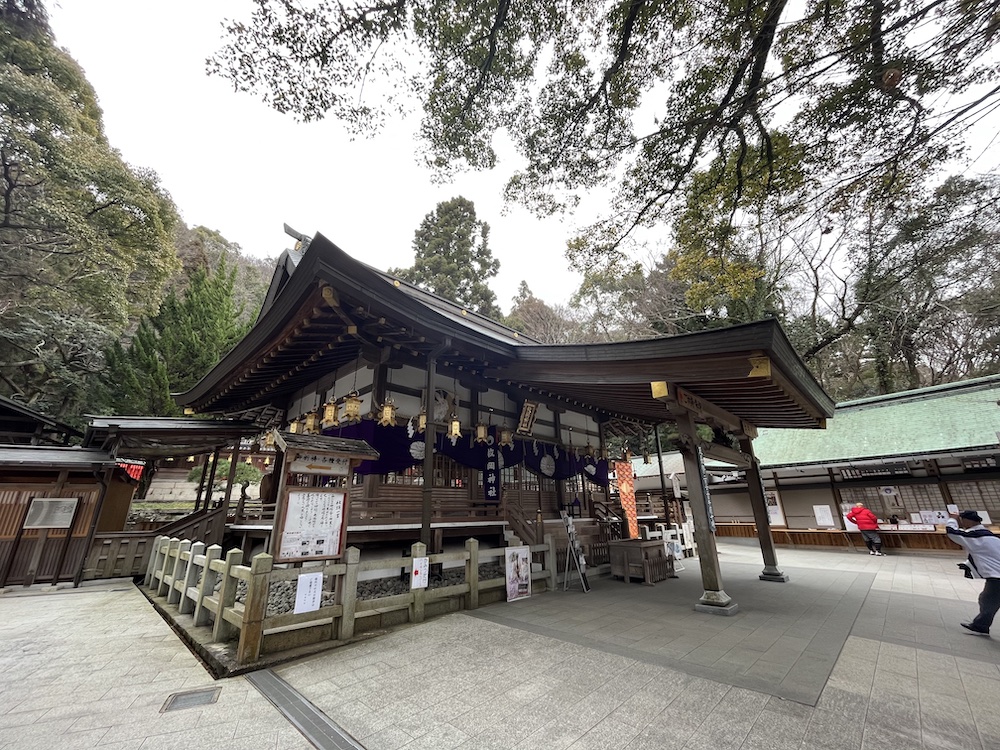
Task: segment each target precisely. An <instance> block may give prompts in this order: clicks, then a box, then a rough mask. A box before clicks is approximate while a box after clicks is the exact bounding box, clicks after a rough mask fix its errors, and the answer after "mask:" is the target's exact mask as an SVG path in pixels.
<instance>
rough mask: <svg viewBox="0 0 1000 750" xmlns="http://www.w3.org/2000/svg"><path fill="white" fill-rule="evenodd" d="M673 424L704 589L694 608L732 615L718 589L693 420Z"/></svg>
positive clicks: (732, 605)
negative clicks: (685, 480) (679, 451)
mask: <svg viewBox="0 0 1000 750" xmlns="http://www.w3.org/2000/svg"><path fill="white" fill-rule="evenodd" d="M676 420H677V427H678V429H679V431H680V434H681V456H682V457H683V459H684V474H685V476H686V477H687V488H688V500H689V501H690V503H691V514H692V515H693V516H694V538H695V541H696V542H697V544H698V561H699V566H700V567H701V581H702V586H703V587H704V593H703V594H702V595H701V599H699V600H698V603H697V604H695V605H694V608H695V609H696V610H698V611H699V612H709V613H711V614H719V615H733V614H736V612H737V611H738V610H739V605H738V604H736V602H734V601H733V599H732V597H731V596H729V594H727V593H726V592H725V591H724V590H723V588H722V570H721V568H720V566H719V551H718V549H717V548H716V546H715V532H714V525H715V520H714V518H713V516H712V511H711V507H710V503H711V499H710V497H709V495H708V482H707V480H706V478H705V467H704V465H703V462H702V458H701V449H700V448H699V447H698V434H697V431H696V429H695V424H694V420H693V419H692V418H691V415H690V414H688V413H687V412H684V413H681V414H678V415H676Z"/></svg>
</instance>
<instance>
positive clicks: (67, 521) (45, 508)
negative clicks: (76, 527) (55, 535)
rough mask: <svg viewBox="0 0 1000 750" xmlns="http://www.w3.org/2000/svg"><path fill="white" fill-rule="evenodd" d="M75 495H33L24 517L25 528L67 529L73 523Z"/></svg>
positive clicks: (77, 501) (77, 499) (76, 501)
mask: <svg viewBox="0 0 1000 750" xmlns="http://www.w3.org/2000/svg"><path fill="white" fill-rule="evenodd" d="M79 502H80V499H79V498H76V497H33V498H31V507H30V508H28V515H27V517H26V518H25V519H24V528H25V529H68V528H70V527H71V526H72V525H73V515H74V514H75V513H76V505H77V503H79Z"/></svg>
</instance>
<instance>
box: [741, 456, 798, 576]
mask: <svg viewBox="0 0 1000 750" xmlns="http://www.w3.org/2000/svg"><path fill="white" fill-rule="evenodd" d="M740 450H741V451H743V452H744V453H746V454H747V455H748V456H750V465H749V466H748V467H747V470H746V471H747V494H749V495H750V507H751V508H752V509H753V520H754V523H755V524H756V525H757V539H758V540H759V541H760V552H761V555H763V557H764V570H762V571H761V573H760V576H758V577H759V578H760V580H762V581H779V582H782V583H784V582H785V581H787V580H788V576H787V575H785V574H784V573H783V572H781V570H780V569H779V568H778V554H777V552H776V551H775V549H774V537H773V536H772V535H771V519H770V518H769V517H768V515H767V503H766V502H765V500H764V478H763V477H762V476H761V473H760V462H759V461H758V460H757V457H756V456H755V455H754V454H753V440H751V439H750V438H749V437H741V438H740Z"/></svg>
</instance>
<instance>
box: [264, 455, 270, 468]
mask: <svg viewBox="0 0 1000 750" xmlns="http://www.w3.org/2000/svg"><path fill="white" fill-rule="evenodd" d="M270 465H271V457H270V456H265V457H264V466H270Z"/></svg>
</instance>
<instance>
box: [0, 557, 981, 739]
mask: <svg viewBox="0 0 1000 750" xmlns="http://www.w3.org/2000/svg"><path fill="white" fill-rule="evenodd" d="M719 546H720V554H721V559H722V570H723V577H724V581H725V587H726V591H727V592H728V593H729V594H730V595H731V596H733V598H734V600H735V601H737V602H738V603H739V604H740V611H739V613H738V614H736V615H735V616H733V617H717V616H712V615H706V614H701V613H696V612H694V611H693V609H692V606H693V604H694V602H695V601H696V600H697V598H698V596H699V595H700V593H701V588H700V574H699V572H698V569H697V561H692V560H687V561H685V565H686V570H684V571H682V572H681V573H680V578H679V579H676V580H671V581H664V582H662V583H659V584H657V585H656V586H653V587H648V586H642V585H639V584H625V583H623V582H621V581H616V580H613V579H610V578H596V579H592V584H593V590H592V591H591V592H590V593H588V594H584V593H582V592H581V591H580V589H579V588H578V587H577V588H575V589H570V590H569V591H566V592H563V591H559V592H553V593H547V594H544V595H541V596H536V597H533V598H532V599H529V600H525V601H521V602H515V603H513V604H510V605H507V604H497V605H491V606H489V607H484V608H482V609H480V610H477V611H475V612H468V613H466V612H462V613H456V614H453V615H448V616H445V617H441V618H438V619H435V620H431V621H429V622H427V623H424V624H422V625H418V626H408V627H403V628H399V629H397V630H394V631H392V632H390V633H388V634H386V635H384V636H381V637H378V638H376V639H373V640H369V641H365V642H361V643H357V644H354V645H351V646H348V647H345V648H341V649H336V650H333V651H330V652H328V653H326V654H323V655H318V656H314V657H311V658H309V659H305V660H302V661H299V662H295V663H292V664H288V665H285V666H283V667H280V668H278V669H276V670H274V672H275V673H276V675H275V676H276V677H279V678H281V679H283V680H284V681H285V682H286V683H288V685H290V686H291V688H294V690H293V691H291V692H292V693H294V692H295V691H298V693H299V694H301V695H303V696H305V698H307V699H308V700H309V701H311V702H312V704H314V705H315V706H316V707H317V708H318V709H320V710H321V711H322V712H323V713H324V714H325V716H326V717H328V718H329V719H330V720H332V721H333V722H335V723H336V724H337V725H338V726H339V727H341V728H342V729H343V730H345V731H346V732H348V733H350V735H351V736H352V737H353V738H354V739H355V740H357V742H358V744H359V745H361V746H364V747H365V748H368V750H378V749H380V748H381V749H386V750H388V749H391V748H406V749H407V750H417V749H418V748H434V749H435V750H437V749H439V748H452V747H461V748H573V750H584V749H587V748H629V749H630V750H638V749H639V748H650V749H652V748H656V749H658V750H659V749H661V748H663V749H667V748H687V749H690V750H696V749H699V748H706V749H708V748H712V749H713V750H714V749H717V748H720V749H726V748H732V749H733V750H737V749H738V750H784V749H785V748H787V749H788V750H812V748H828V749H830V750H840V749H845V750H847V749H851V750H859V749H860V750H866V749H868V748H871V749H872V750H875V749H877V750H895V749H898V750H912V749H914V748H928V749H931V748H934V749H936V748H954V749H955V750H973V749H978V750H998V749H1000V637H997V638H995V639H987V638H979V637H976V636H973V635H968V634H966V633H965V632H964V631H963V630H962V629H961V628H960V627H959V625H958V623H959V622H960V621H962V620H965V619H968V618H969V617H971V616H972V614H974V612H975V610H976V605H975V600H976V597H977V595H978V592H979V590H980V588H981V586H982V583H981V582H973V581H966V580H965V579H963V578H962V577H961V574H960V572H959V571H958V569H957V568H955V563H956V562H957V561H958V560H960V559H961V555H960V554H959V553H957V552H956V553H955V554H954V555H941V556H929V555H928V556H914V555H900V556H886V557H881V558H876V557H869V556H868V555H861V554H857V553H851V552H843V551H828V552H827V551H823V552H817V551H807V550H799V549H781V550H779V558H780V560H781V566H782V568H783V569H784V570H785V572H786V573H788V574H789V575H790V576H791V581H790V582H788V583H783V584H782V583H773V582H764V581H759V580H757V574H758V573H759V572H760V568H761V567H762V565H761V562H760V552H759V550H758V549H756V548H755V547H752V546H747V545H744V544H740V543H735V542H731V541H724V542H721V543H720V545H719ZM105 588H107V587H105ZM101 613H106V616H102V614H101ZM71 617H75V618H77V619H78V620H81V621H82V624H83V627H80V628H76V629H72V630H67V629H66V628H64V627H63V624H62V623H63V622H65V621H68V620H69V619H70V618H71ZM57 618H58V620H61V621H62V622H59V621H58V620H57ZM63 635H65V636H67V637H65V638H64V637H62V636H63ZM212 684H213V683H212V681H211V679H210V678H209V676H208V675H207V673H205V672H204V671H203V670H202V669H201V667H200V666H198V665H197V663H196V662H195V661H194V659H193V657H190V656H189V655H188V654H187V652H186V650H184V649H183V647H181V646H180V645H179V642H178V641H177V640H176V638H175V637H174V636H173V635H172V634H171V633H170V632H169V630H168V629H167V628H166V625H164V624H163V623H162V621H160V620H159V618H158V617H157V616H156V615H155V614H153V613H152V610H151V609H150V608H149V606H148V603H146V602H145V600H144V599H143V598H142V596H141V595H140V594H139V593H138V592H135V591H130V590H127V589H126V590H114V589H108V590H105V591H102V592H98V591H93V592H92V593H83V592H79V593H66V594H62V593H60V594H55V595H49V596H34V597H33V596H17V597H12V596H11V595H10V594H7V595H3V596H0V748H3V749H4V750H6V748H11V749H13V748H18V749H20V748H25V747H34V746H39V747H41V746H45V747H46V748H56V747H58V748H62V747H123V748H124V747H130V748H135V747H141V748H143V750H146V748H153V747H175V746H176V747H181V746H182V745H184V746H190V745H191V744H192V743H195V744H198V743H200V742H204V741H206V740H209V741H212V742H213V743H214V744H215V746H217V747H220V748H230V747H235V748H242V747H248V748H250V747H254V748H256V747H261V748H264V747H267V748H275V747H277V748H285V747H289V748H296V747H308V746H309V745H308V743H305V741H304V740H303V739H302V738H301V735H299V734H298V733H297V732H296V731H295V730H294V729H292V728H291V727H290V725H288V724H287V722H286V721H285V720H284V719H283V718H282V717H281V716H280V715H278V714H277V712H276V711H275V710H274V709H272V708H271V707H270V706H269V705H268V704H267V703H266V702H264V701H263V700H262V699H261V698H260V696H259V695H256V694H255V693H254V692H253V689H252V688H250V687H249V686H248V684H247V681H246V680H242V679H239V678H237V679H235V680H225V681H222V682H221V684H222V691H221V693H220V697H219V703H217V704H214V705H212V706H208V707H200V708H187V709H183V710H181V711H177V712H174V713H166V714H160V713H159V710H160V707H161V705H162V703H163V701H164V700H165V699H166V697H167V696H168V695H169V694H170V693H172V692H176V691H178V690H188V689H193V688H197V687H207V686H211V685H212ZM69 696H73V697H72V699H70V698H69ZM227 696H228V697H227ZM81 697H82V700H81ZM227 704H228V705H227ZM73 735H76V736H73ZM31 742H34V743H35V745H32V744H30V743H31ZM331 746H332V745H331Z"/></svg>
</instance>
